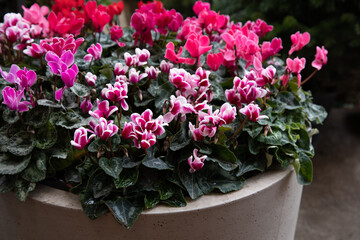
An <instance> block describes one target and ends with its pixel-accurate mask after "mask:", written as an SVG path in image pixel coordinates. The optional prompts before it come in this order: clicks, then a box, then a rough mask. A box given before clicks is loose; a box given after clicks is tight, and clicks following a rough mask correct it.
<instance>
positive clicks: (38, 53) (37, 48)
mask: <svg viewBox="0 0 360 240" xmlns="http://www.w3.org/2000/svg"><path fill="white" fill-rule="evenodd" d="M23 52H24V53H25V54H26V55H28V56H30V57H33V58H42V56H43V55H44V54H45V53H46V50H45V48H43V47H42V46H41V45H39V44H37V43H33V44H31V45H29V46H27V47H26V49H25V50H24V51H23Z"/></svg>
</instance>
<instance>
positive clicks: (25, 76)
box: [16, 67, 37, 89]
mask: <svg viewBox="0 0 360 240" xmlns="http://www.w3.org/2000/svg"><path fill="white" fill-rule="evenodd" d="M16 75H17V77H18V78H19V85H20V86H21V88H24V89H28V88H29V87H31V86H32V85H34V83H35V82H36V78H37V75H36V73H35V72H34V71H33V70H30V71H28V70H27V69H26V67H25V68H24V70H22V69H20V70H19V71H17V73H16Z"/></svg>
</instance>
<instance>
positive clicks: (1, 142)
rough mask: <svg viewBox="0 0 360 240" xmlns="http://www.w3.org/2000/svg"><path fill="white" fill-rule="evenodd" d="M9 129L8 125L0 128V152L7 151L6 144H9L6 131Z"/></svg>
mask: <svg viewBox="0 0 360 240" xmlns="http://www.w3.org/2000/svg"><path fill="white" fill-rule="evenodd" d="M10 128H11V125H10V124H5V125H4V126H2V127H1V128H0V152H6V151H7V144H8V142H9V137H8V130H9V129H10Z"/></svg>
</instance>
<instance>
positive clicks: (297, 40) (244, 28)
mask: <svg viewBox="0 0 360 240" xmlns="http://www.w3.org/2000/svg"><path fill="white" fill-rule="evenodd" d="M23 9H24V15H21V14H16V13H8V14H6V15H5V16H4V22H3V23H1V24H0V53H1V57H0V62H1V66H2V68H0V73H1V76H2V79H1V80H0V87H1V93H2V94H1V97H0V101H1V103H2V104H1V107H0V112H1V115H2V119H1V120H0V122H1V128H0V143H1V148H0V192H7V191H11V190H13V191H14V192H15V193H16V195H17V197H18V198H19V199H20V200H22V201H24V200H25V198H26V197H27V195H28V194H29V192H31V191H33V190H34V188H35V186H36V183H38V182H43V183H45V184H46V182H47V180H48V179H56V180H57V181H58V182H59V183H63V184H64V186H63V187H64V188H66V189H68V190H69V191H70V192H72V193H74V194H77V195H79V198H80V201H81V204H82V207H83V209H84V212H85V214H87V215H88V216H89V217H90V218H91V219H95V218H97V217H99V216H101V215H102V214H104V213H106V212H108V211H109V210H111V212H112V214H113V215H114V217H115V218H116V220H117V221H119V222H120V223H122V224H124V225H125V226H126V227H130V226H132V225H133V224H134V222H135V220H136V219H137V217H138V216H139V214H140V213H141V211H142V210H144V209H147V208H152V207H155V206H156V205H158V204H160V203H163V204H168V205H170V206H177V207H181V206H185V205H186V201H187V200H186V198H185V197H187V196H188V197H190V198H191V199H196V198H199V197H200V196H202V195H204V194H208V193H210V192H212V191H220V192H222V193H227V192H230V191H235V190H239V189H240V188H241V187H242V186H243V185H244V182H245V179H246V178H248V177H250V176H252V175H254V174H257V173H259V172H263V171H265V170H267V169H269V168H274V167H277V166H278V165H281V167H287V166H289V165H293V166H294V167H295V170H296V173H297V176H298V181H299V183H300V184H309V183H310V182H311V180H312V163H311V158H312V157H313V156H314V149H313V147H312V145H311V136H312V135H313V134H315V133H316V132H317V131H316V129H314V128H312V124H320V123H322V122H323V121H324V119H325V118H326V112H325V110H324V108H322V107H321V106H318V105H315V104H314V103H313V102H312V96H311V93H310V92H309V91H304V90H303V89H302V87H301V86H302V85H303V84H304V83H305V82H307V81H308V80H309V79H310V78H311V77H312V76H313V75H314V74H315V73H316V72H317V71H319V70H320V69H321V68H322V66H323V65H325V64H326V63H327V50H326V49H325V48H324V47H321V48H320V47H317V48H316V55H315V59H314V60H313V61H312V63H311V65H312V67H314V68H315V70H314V73H313V74H311V75H310V76H308V77H306V78H305V80H303V77H302V70H303V69H304V68H305V67H306V60H305V58H299V57H298V56H295V54H296V53H297V52H298V51H300V50H301V49H302V48H303V47H305V46H307V44H308V43H309V42H310V35H309V33H307V32H305V33H300V32H297V33H295V34H293V35H292V36H291V41H292V46H291V49H290V50H289V52H288V55H287V56H285V57H284V58H283V57H282V56H280V51H281V50H282V48H283V47H282V40H281V39H279V38H274V39H272V40H271V41H264V40H263V39H262V38H263V37H264V36H265V35H266V34H267V33H268V32H270V31H272V29H273V27H272V26H271V25H268V24H267V23H266V22H264V21H263V20H260V19H258V20H257V21H256V22H252V21H248V22H246V23H245V24H242V23H234V22H231V21H230V19H229V17H228V16H226V15H221V14H220V13H217V12H215V11H212V10H211V9H210V4H209V3H205V2H201V1H197V2H196V3H195V5H194V7H193V9H194V12H195V14H196V16H195V17H192V18H187V19H185V20H184V19H183V17H182V15H181V14H180V13H178V12H176V11H175V10H166V9H164V7H163V5H162V3H161V2H159V1H153V2H148V3H143V2H140V3H139V5H138V9H137V10H136V11H135V12H134V14H133V15H132V17H131V27H130V28H121V27H120V26H119V25H117V24H118V20H117V19H118V18H117V17H116V15H119V14H120V13H121V11H122V10H123V4H122V2H119V3H113V4H112V5H109V6H104V5H97V3H96V2H95V1H88V2H87V3H85V2H84V1H80V0H79V1H76V0H67V1H62V0H58V1H55V4H54V5H53V6H52V10H51V11H49V9H48V8H47V7H44V6H43V7H40V6H39V5H37V4H34V5H33V6H31V7H30V8H29V9H28V8H25V7H23ZM49 12H50V13H49ZM104 29H105V30H106V32H109V33H110V34H108V35H107V34H105V33H103V31H105V30H104Z"/></svg>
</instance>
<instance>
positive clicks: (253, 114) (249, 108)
mask: <svg viewBox="0 0 360 240" xmlns="http://www.w3.org/2000/svg"><path fill="white" fill-rule="evenodd" d="M260 111H261V109H260V107H259V106H258V105H257V104H253V103H250V104H248V105H246V106H245V107H243V108H241V109H240V112H241V113H242V114H244V115H245V116H246V117H247V118H248V119H249V120H250V121H252V122H257V121H259V120H260V119H264V118H268V116H266V115H260Z"/></svg>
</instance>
